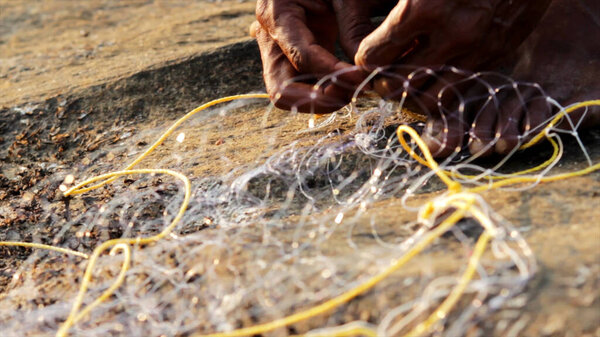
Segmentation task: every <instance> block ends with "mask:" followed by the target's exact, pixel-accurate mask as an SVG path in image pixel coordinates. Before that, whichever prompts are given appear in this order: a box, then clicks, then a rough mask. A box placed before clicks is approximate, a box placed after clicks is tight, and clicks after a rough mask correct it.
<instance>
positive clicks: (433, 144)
mask: <svg viewBox="0 0 600 337" xmlns="http://www.w3.org/2000/svg"><path fill="white" fill-rule="evenodd" d="M464 137H465V128H464V123H463V121H461V119H460V116H459V115H457V114H455V113H452V114H448V115H440V116H434V117H432V118H430V119H429V120H428V121H427V125H426V127H425V130H424V131H423V135H422V138H423V141H424V142H425V144H427V147H428V148H429V150H430V151H431V154H432V155H433V156H434V157H438V158H439V157H448V156H450V155H452V154H453V153H458V152H460V150H461V146H462V143H463V140H464Z"/></svg>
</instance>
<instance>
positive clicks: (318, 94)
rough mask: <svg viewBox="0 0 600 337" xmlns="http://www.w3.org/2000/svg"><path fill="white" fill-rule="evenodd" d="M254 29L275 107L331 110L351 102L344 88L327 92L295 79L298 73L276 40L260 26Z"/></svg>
mask: <svg viewBox="0 0 600 337" xmlns="http://www.w3.org/2000/svg"><path fill="white" fill-rule="evenodd" d="M255 33H256V38H257V41H258V45H259V49H260V53H261V59H262V62H263V76H264V80H265V87H266V89H267V92H268V93H269V95H270V96H271V100H272V101H273V104H274V105H275V106H276V107H278V108H280V109H284V110H294V109H296V110H297V111H300V112H310V113H329V112H332V111H335V110H338V109H340V108H341V107H343V106H344V105H346V104H347V103H348V97H347V94H345V93H343V92H342V93H340V92H335V91H331V92H328V93H325V92H324V91H323V90H319V88H316V87H315V86H313V85H309V84H306V83H298V82H296V83H294V82H292V80H293V79H294V78H295V77H296V76H298V75H299V74H298V72H297V71H296V70H295V69H294V67H293V66H292V64H291V63H290V62H289V60H288V59H287V57H286V56H285V55H284V53H283V52H282V50H281V49H280V48H279V46H278V45H277V43H275V41H273V40H272V39H271V38H270V36H269V35H268V34H267V33H266V32H265V30H264V29H263V28H262V27H260V26H259V27H257V29H256V31H255Z"/></svg>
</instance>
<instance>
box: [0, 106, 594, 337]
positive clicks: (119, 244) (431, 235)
mask: <svg viewBox="0 0 600 337" xmlns="http://www.w3.org/2000/svg"><path fill="white" fill-rule="evenodd" d="M248 98H269V96H268V95H267V94H248V95H235V96H228V97H223V98H220V99H217V100H214V101H210V102H208V103H206V104H203V105H201V106H200V107H198V108H196V109H194V110H192V111H190V112H189V113H187V114H186V115H185V116H183V117H182V118H180V119H179V120H177V121H176V122H175V123H174V124H173V125H172V126H171V127H169V129H167V131H165V133H163V134H162V135H161V136H160V137H159V138H158V140H156V141H155V142H154V144H152V145H151V146H150V147H149V148H148V149H147V150H146V151H145V152H144V153H143V154H141V155H140V156H139V157H138V158H136V159H135V160H134V161H133V162H131V163H130V164H129V165H127V167H126V168H125V169H124V170H122V171H116V172H111V173H107V174H103V175H100V176H97V177H93V178H90V179H87V180H85V181H83V182H81V183H79V184H77V185H75V186H74V187H72V188H71V189H69V190H68V191H66V192H65V196H70V195H76V194H81V193H85V192H87V191H91V190H94V189H97V188H99V187H101V186H104V185H106V184H108V183H111V182H112V181H114V180H115V179H117V178H118V177H120V176H125V175H134V174H167V175H170V176H173V177H175V178H177V179H179V180H181V181H182V182H183V184H184V191H185V196H184V200H183V202H182V204H181V206H180V209H179V212H178V213H177V215H176V216H175V218H174V219H173V220H172V221H171V223H170V224H169V225H168V226H167V227H166V228H164V229H163V230H162V231H161V232H160V233H159V234H157V235H154V236H150V237H145V238H142V237H138V238H121V239H113V240H108V241H105V242H103V243H102V244H100V245H99V246H98V247H96V249H94V251H93V253H92V254H91V256H89V257H88V255H87V254H84V253H80V252H76V251H73V250H69V249H66V248H60V247H54V246H48V245H42V244H36V243H26V242H0V245H3V246H23V247H31V248H41V249H49V250H53V251H57V252H61V253H66V254H72V255H76V256H80V257H83V258H89V262H88V265H87V267H86V271H85V274H84V277H83V280H82V283H81V285H80V289H79V292H78V294H77V297H76V299H75V301H74V303H73V306H72V309H71V312H70V314H69V316H68V317H67V319H66V321H65V322H64V323H63V325H62V326H61V327H60V329H59V330H58V331H57V334H56V335H57V336H60V337H63V336H66V335H68V331H69V329H70V328H71V327H72V326H73V324H75V323H77V322H78V321H80V320H81V319H83V318H84V317H85V316H87V315H88V314H89V313H90V312H91V311H92V310H93V309H94V308H95V307H97V306H98V305H100V304H101V303H102V302H103V301H104V300H106V299H107V298H108V297H110V296H111V295H112V294H113V293H114V292H115V291H116V289H118V288H119V287H120V286H121V285H122V283H123V282H124V281H125V275H126V272H127V270H128V269H129V267H130V264H131V248H130V246H131V245H145V244H149V243H154V242H157V241H159V240H161V239H163V238H165V237H166V236H167V235H168V234H169V233H171V231H172V230H173V229H174V228H175V226H176V225H177V224H178V223H179V221H180V220H181V218H182V217H183V215H184V213H185V211H186V209H187V206H188V204H189V201H190V198H191V183H190V181H189V179H188V178H187V177H186V176H184V175H183V174H181V173H179V172H176V171H172V170H167V169H132V168H133V167H134V166H135V165H137V164H138V163H140V162H141V161H142V160H143V159H144V158H145V157H146V156H148V155H149V154H150V153H151V152H152V151H154V150H155V149H156V148H157V147H158V146H159V145H160V144H162V143H163V142H164V141H165V139H166V138H167V137H169V136H170V135H171V134H172V133H173V131H174V130H175V129H176V128H177V127H178V126H180V125H181V124H182V123H184V122H185V121H186V120H188V119H189V118H190V117H192V116H193V115H195V114H196V113H198V112H200V111H203V110H205V109H207V108H209V107H212V106H214V105H216V104H219V103H224V102H229V101H233V100H237V99H248ZM592 105H600V100H594V101H587V102H581V103H578V104H575V105H572V106H570V107H568V108H567V109H564V110H563V111H561V113H559V114H558V115H557V116H556V117H555V118H554V119H553V120H552V121H551V122H550V124H549V125H548V126H547V127H546V128H544V130H542V131H541V132H540V133H539V134H538V135H536V136H535V137H534V138H532V140H531V141H529V142H528V143H526V144H525V145H523V146H522V147H521V149H526V148H528V147H530V146H532V145H534V144H536V143H537V142H539V141H540V140H541V139H542V137H544V136H546V138H548V139H549V140H550V142H551V144H552V145H553V147H554V153H553V155H552V157H551V158H550V159H548V160H547V161H545V162H544V163H542V164H541V165H538V166H536V167H533V168H530V169H527V170H523V171H521V172H517V173H512V174H509V175H504V176H496V177H492V178H493V179H499V180H498V181H495V182H494V183H491V184H489V185H485V186H477V187H473V188H469V189H464V188H463V186H462V185H461V184H460V183H459V182H457V181H454V180H452V177H469V176H467V175H462V174H459V173H458V174H457V173H454V172H448V171H445V170H443V169H441V168H440V167H439V165H438V163H437V162H436V161H435V159H434V158H433V156H432V154H431V152H430V151H429V149H428V148H427V146H426V145H425V143H424V142H423V140H422V139H421V138H420V136H419V135H418V133H417V132H416V131H415V130H413V129H412V128H410V127H409V126H406V125H402V126H400V127H398V129H397V134H398V139H399V141H400V143H401V145H402V147H403V148H404V149H405V150H406V151H407V152H408V153H409V154H410V156H411V157H412V158H414V159H415V160H416V161H418V162H419V163H421V164H423V165H425V166H427V167H429V168H430V169H431V170H433V172H434V173H435V174H436V175H437V176H438V177H439V178H440V179H441V180H442V181H443V182H444V183H445V184H446V186H447V187H448V193H447V195H446V196H444V197H443V198H442V199H440V200H439V201H437V202H435V203H434V202H428V203H426V204H425V205H424V206H423V208H422V209H421V212H420V214H419V218H420V220H422V221H423V220H426V219H429V218H430V217H433V215H434V214H440V211H441V210H449V209H452V213H451V215H450V216H449V217H447V218H446V219H445V220H444V221H443V222H442V223H441V224H439V225H437V226H435V227H433V228H431V229H430V230H429V232H428V233H426V234H425V235H424V237H423V238H422V239H420V240H418V241H417V242H416V243H414V244H413V246H412V247H411V248H410V249H408V250H407V252H406V253H405V254H404V255H402V256H401V257H399V258H398V259H396V260H394V261H393V263H392V264H391V265H390V266H389V267H387V268H386V269H385V270H383V271H382V272H380V273H379V274H376V275H375V276H373V277H371V278H369V279H368V280H366V281H365V282H363V283H361V284H359V285H358V286H356V287H354V288H352V289H350V290H348V291H346V292H344V293H342V294H340V295H338V296H337V297H334V298H332V299H330V300H327V301H325V302H323V303H322V304H319V305H316V306H314V307H311V308H309V309H306V310H304V311H301V312H298V313H295V314H292V315H290V316H287V317H283V318H281V319H277V320H274V321H272V322H268V323H264V324H259V325H256V326H251V327H247V328H242V329H238V330H233V331H229V332H219V333H213V334H195V335H193V336H196V337H209V336H210V337H226V336H227V337H234V336H249V335H254V334H263V333H266V332H269V331H272V330H274V329H277V328H281V327H284V326H288V325H290V324H294V323H297V322H300V321H302V320H306V319H309V318H311V317H315V316H317V315H321V314H323V313H325V312H328V311H331V310H333V309H335V308H337V307H339V306H340V305H343V304H345V303H347V302H349V301H351V300H352V299H354V298H355V297H356V296H358V295H360V294H363V293H365V292H366V291H369V290H370V289H372V288H373V287H374V286H376V285H377V284H378V283H380V282H381V281H382V280H384V279H386V278H387V277H388V276H389V275H391V274H392V273H394V272H396V271H397V270H398V269H400V268H401V267H402V266H403V265H404V264H406V263H407V262H409V261H410V260H411V259H412V258H414V257H415V256H416V255H417V254H419V253H420V252H422V251H423V250H424V249H426V248H427V247H428V246H429V245H430V244H431V243H432V242H433V241H434V240H435V239H437V238H439V237H440V236H441V235H443V234H444V233H445V232H447V231H448V230H449V229H450V228H452V226H454V225H455V224H456V223H457V222H458V221H459V220H461V219H462V218H463V217H465V216H471V217H473V218H475V219H476V220H477V221H479V223H480V224H481V225H482V226H483V227H484V228H485V231H484V232H483V233H482V234H481V236H480V237H479V239H478V241H477V243H476V245H475V248H474V250H473V254H472V255H471V257H470V259H469V262H468V265H467V268H466V270H465V271H464V272H463V275H462V276H461V278H460V279H459V281H458V283H457V285H456V286H455V287H454V289H453V290H452V291H451V292H450V294H449V295H448V297H447V298H446V299H445V300H444V301H443V302H442V304H440V306H439V307H438V308H437V309H436V310H434V311H433V314H431V315H430V316H429V317H428V318H427V319H426V320H425V321H423V322H422V323H420V324H418V325H417V326H416V327H415V328H414V329H413V330H412V331H410V332H409V336H417V335H422V334H426V333H428V332H429V331H430V330H431V328H432V327H433V326H434V325H435V324H437V323H438V322H439V321H440V320H442V319H444V318H445V317H447V315H448V313H449V312H450V311H451V310H452V308H453V307H454V306H455V304H456V302H457V301H458V300H459V299H460V297H461V296H462V294H463V293H464V291H465V289H466V287H467V286H468V284H469V282H470V281H471V280H472V279H473V277H474V274H475V271H476V268H477V266H478V265H479V261H480V260H481V257H482V255H483V253H484V252H485V248H486V246H487V244H488V243H489V241H490V240H491V239H492V238H493V237H494V235H495V233H494V231H493V224H492V221H491V219H490V218H489V217H487V216H486V215H485V214H484V213H483V212H481V211H480V210H479V208H478V206H477V205H476V204H475V200H476V199H475V194H474V193H477V192H481V191H484V190H488V189H494V188H499V187H502V186H507V185H514V184H520V183H527V182H548V181H556V180H561V179H567V178H570V177H575V176H580V175H584V174H588V173H590V172H593V171H595V170H598V169H600V163H599V164H595V165H592V166H590V167H587V168H585V169H583V170H579V171H576V172H569V173H564V174H559V175H555V176H551V177H535V176H517V175H522V174H526V173H531V172H535V171H539V170H541V169H543V168H546V167H548V166H549V165H551V164H552V163H553V162H554V161H555V160H556V159H557V158H558V156H559V151H558V150H559V148H558V145H557V144H556V142H554V141H553V140H552V139H551V138H550V137H549V136H548V134H547V131H548V130H549V129H550V128H551V127H552V126H554V125H555V124H556V123H557V122H558V121H559V120H560V119H561V118H562V117H563V116H564V115H565V114H568V113H570V112H572V111H574V110H576V109H579V108H582V107H587V106H592ZM404 133H406V134H408V135H409V136H410V138H411V139H412V140H413V141H414V142H415V143H416V144H417V146H418V147H419V149H420V150H421V152H422V153H423V157H424V158H422V157H420V156H419V155H417V154H416V153H415V152H414V150H413V149H412V148H411V147H410V146H409V145H408V143H407V142H406V141H405V140H404V137H403V134H404ZM98 182H99V183H98ZM93 183H96V184H95V185H92V186H88V185H90V184H93ZM86 186H88V187H86ZM429 220H431V219H429ZM111 247H112V249H111V251H110V254H113V255H114V254H116V252H117V251H122V253H123V255H124V261H123V264H122V266H121V271H120V273H119V275H118V276H117V278H116V279H115V281H114V282H113V284H112V285H111V286H110V287H109V288H108V289H106V290H105V291H104V292H103V293H102V295H101V296H99V297H98V298H97V299H96V300H94V301H93V302H92V303H91V304H89V305H88V306H86V307H85V308H84V309H83V310H80V308H81V305H82V303H83V299H84V296H85V293H86V291H87V289H88V287H89V283H90V282H91V279H92V273H93V271H94V268H95V265H96V262H97V260H98V258H99V256H100V255H101V254H102V253H103V252H105V251H106V250H107V249H109V248H111ZM329 335H330V336H354V335H366V336H376V332H375V331H374V330H373V329H370V328H368V327H363V326H352V327H349V326H342V327H339V329H332V332H331V334H329ZM311 336H321V335H318V334H317V335H311Z"/></svg>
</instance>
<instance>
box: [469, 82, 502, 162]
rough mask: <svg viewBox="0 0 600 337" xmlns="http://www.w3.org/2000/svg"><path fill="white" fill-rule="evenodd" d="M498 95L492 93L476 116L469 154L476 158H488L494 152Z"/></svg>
mask: <svg viewBox="0 0 600 337" xmlns="http://www.w3.org/2000/svg"><path fill="white" fill-rule="evenodd" d="M496 97H497V95H496V93H493V92H492V93H490V95H489V96H488V98H487V100H486V101H485V103H484V104H483V105H482V106H481V107H480V108H479V109H478V111H477V112H476V113H475V114H474V118H473V123H472V124H471V128H470V130H469V152H471V154H473V155H475V156H481V157H486V156H489V155H491V154H492V153H493V152H494V145H495V141H496V138H495V137H494V136H495V133H494V130H495V129H496V121H497V116H498V115H499V102H498V100H497V99H496Z"/></svg>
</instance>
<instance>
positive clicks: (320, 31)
mask: <svg viewBox="0 0 600 337" xmlns="http://www.w3.org/2000/svg"><path fill="white" fill-rule="evenodd" d="M307 13H309V14H310V15H311V20H310V24H311V27H309V26H308V23H309V22H308V20H307ZM328 13H329V14H330V15H333V14H332V13H331V12H330V9H329V8H328V6H327V5H325V4H324V3H323V2H322V1H318V0H312V1H287V2H269V4H268V5H266V6H264V7H261V6H257V19H258V21H259V22H260V23H261V25H262V27H263V28H264V29H265V30H266V31H267V33H268V34H269V35H270V36H271V38H272V39H273V40H274V41H275V42H276V43H277V44H278V45H279V47H280V48H281V50H282V51H283V53H284V54H285V55H286V56H287V58H288V59H289V61H290V63H291V64H292V65H293V67H294V68H295V69H296V71H298V72H300V73H302V74H313V75H323V74H329V73H331V72H333V71H335V69H336V66H338V67H339V65H338V64H339V63H340V62H341V61H340V60H339V59H337V58H336V57H335V56H334V55H333V54H332V53H331V52H330V50H328V49H327V48H330V49H331V50H333V46H334V43H335V38H336V36H337V27H336V26H335V25H333V26H332V22H330V20H329V21H328V20H327V18H328V17H327V15H326V14H328ZM311 28H312V29H311ZM315 34H317V37H315Z"/></svg>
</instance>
